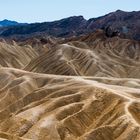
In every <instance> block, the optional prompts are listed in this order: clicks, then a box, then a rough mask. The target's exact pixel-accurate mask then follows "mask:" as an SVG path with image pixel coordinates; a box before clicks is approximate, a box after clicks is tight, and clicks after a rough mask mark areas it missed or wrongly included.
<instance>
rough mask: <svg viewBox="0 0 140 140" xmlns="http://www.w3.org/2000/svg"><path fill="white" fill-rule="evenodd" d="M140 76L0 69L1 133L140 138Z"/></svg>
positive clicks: (45, 138) (69, 139) (33, 138)
mask: <svg viewBox="0 0 140 140" xmlns="http://www.w3.org/2000/svg"><path fill="white" fill-rule="evenodd" d="M139 94H140V80H138V79H130V78H129V79H127V78H126V79H121V78H115V79H114V78H103V77H102V78H100V77H96V78H95V77H75V76H74V77H72V76H69V77H68V76H58V75H47V74H37V73H29V72H26V71H22V70H18V69H13V68H1V69H0V137H1V138H2V139H13V140H15V139H19V140H20V139H25V140H26V139H30V140H78V139H79V140H91V139H93V138H94V139H95V140H127V139H129V140H139V138H140V117H139V116H140V114H139V110H140V102H139V98H140V96H139Z"/></svg>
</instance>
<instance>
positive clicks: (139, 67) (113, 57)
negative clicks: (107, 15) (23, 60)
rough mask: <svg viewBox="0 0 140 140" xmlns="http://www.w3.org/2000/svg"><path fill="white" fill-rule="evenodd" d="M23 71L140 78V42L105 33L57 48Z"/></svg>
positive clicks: (34, 61)
mask: <svg viewBox="0 0 140 140" xmlns="http://www.w3.org/2000/svg"><path fill="white" fill-rule="evenodd" d="M24 70H27V71H32V72H39V73H47V74H58V75H79V76H96V77H98V76H99V77H118V78H119V77H122V78H127V77H128V78H140V73H139V71H140V43H139V42H136V41H133V40H127V39H120V38H118V37H115V38H106V37H104V36H103V34H102V33H100V32H99V33H96V34H93V35H90V36H86V37H81V38H80V39H77V40H74V41H73V40H71V41H68V42H67V43H65V44H62V45H56V46H55V47H53V48H52V49H50V50H49V51H47V52H45V53H44V54H42V55H40V56H39V57H37V58H35V59H33V60H32V61H31V62H30V63H29V64H28V65H27V66H26V67H25V68H24Z"/></svg>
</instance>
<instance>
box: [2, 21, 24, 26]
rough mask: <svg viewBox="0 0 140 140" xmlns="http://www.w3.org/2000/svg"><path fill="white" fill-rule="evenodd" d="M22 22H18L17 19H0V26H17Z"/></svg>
mask: <svg viewBox="0 0 140 140" xmlns="http://www.w3.org/2000/svg"><path fill="white" fill-rule="evenodd" d="M20 24H21V23H18V22H16V21H11V20H7V19H5V20H2V21H0V27H8V26H17V25H20Z"/></svg>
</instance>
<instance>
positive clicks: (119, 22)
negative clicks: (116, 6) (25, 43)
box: [0, 10, 140, 40]
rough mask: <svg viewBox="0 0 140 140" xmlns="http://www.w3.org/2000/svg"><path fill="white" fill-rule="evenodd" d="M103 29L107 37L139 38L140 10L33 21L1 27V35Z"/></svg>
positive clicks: (69, 33)
mask: <svg viewBox="0 0 140 140" xmlns="http://www.w3.org/2000/svg"><path fill="white" fill-rule="evenodd" d="M97 29H103V30H104V31H105V32H106V35H107V36H109V37H112V36H120V37H122V38H130V39H135V40H140V11H137V12H136V11H133V12H124V11H121V10H117V11H115V12H112V13H109V14H107V15H105V16H102V17H99V18H92V19H89V20H86V19H84V17H83V16H74V17H69V18H65V19H62V20H58V21H54V22H44V23H34V24H28V25H20V26H19V25H17V26H13V27H7V28H4V29H3V28H2V29H1V30H0V36H3V37H15V38H16V37H17V38H20V37H25V36H26V37H27V36H28V37H32V36H35V35H39V36H40V35H43V36H44V35H49V36H55V37H71V36H79V35H82V34H88V33H92V32H94V31H96V30H97Z"/></svg>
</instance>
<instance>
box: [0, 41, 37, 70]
mask: <svg viewBox="0 0 140 140" xmlns="http://www.w3.org/2000/svg"><path fill="white" fill-rule="evenodd" d="M37 56H38V54H37V52H36V51H35V50H34V49H33V48H32V47H31V46H23V47H21V46H18V45H17V44H16V43H15V44H13V45H10V44H8V43H6V42H0V66H1V67H14V68H23V67H25V65H27V64H28V63H29V62H30V61H31V60H32V59H33V58H35V57H37Z"/></svg>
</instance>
